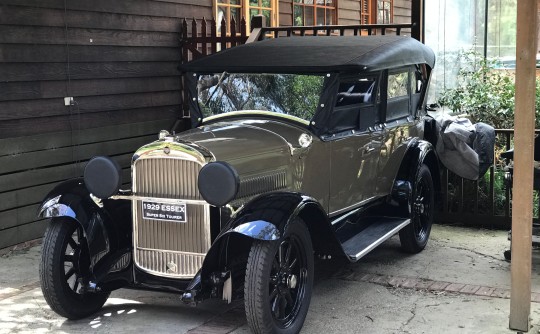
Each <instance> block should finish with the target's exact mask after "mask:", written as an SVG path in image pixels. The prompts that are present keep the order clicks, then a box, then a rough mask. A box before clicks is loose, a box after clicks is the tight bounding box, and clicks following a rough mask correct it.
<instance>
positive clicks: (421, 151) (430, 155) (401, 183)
mask: <svg viewBox="0 0 540 334" xmlns="http://www.w3.org/2000/svg"><path fill="white" fill-rule="evenodd" d="M422 164H425V165H427V166H428V168H429V170H430V172H431V177H432V178H433V184H434V186H435V194H436V200H437V201H440V189H441V173H440V166H439V159H438V157H437V153H436V151H435V148H434V147H433V145H432V144H431V143H429V142H427V141H425V140H414V141H412V142H411V143H410V144H409V146H408V148H407V152H406V153H405V156H404V158H403V160H402V162H401V166H400V167H399V170H398V173H397V175H396V178H395V180H394V184H393V187H392V193H391V196H390V201H389V203H390V206H391V208H392V211H394V214H396V215H398V216H401V217H408V216H409V215H410V203H411V196H412V189H413V186H414V180H415V177H416V173H417V171H418V169H419V168H420V166H421V165H422Z"/></svg>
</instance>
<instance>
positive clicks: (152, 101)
mask: <svg viewBox="0 0 540 334" xmlns="http://www.w3.org/2000/svg"><path fill="white" fill-rule="evenodd" d="M211 15H212V2H211V1H210V0H201V1H193V0H186V1H178V2H175V1H154V0H145V1H142V0H118V1H110V0H93V1H85V0H69V1H64V0H39V1H38V0H0V50H1V51H0V249H1V248H5V247H8V246H11V245H14V244H17V243H20V242H24V241H27V240H31V239H35V238H39V237H40V236H42V234H43V230H44V228H45V227H46V224H45V222H43V221H37V220H36V211H37V208H38V205H39V203H40V202H41V200H42V199H43V198H44V196H45V195H46V194H47V192H48V191H50V190H51V189H52V188H53V187H54V186H55V185H56V184H58V183H59V182H61V181H62V180H65V179H67V178H70V177H76V176H80V175H81V173H82V168H83V166H84V164H85V162H86V161H87V160H88V159H89V158H90V157H92V156H93V155H109V156H112V157H113V158H115V159H116V160H117V161H119V162H120V163H121V165H122V167H123V170H124V176H125V178H124V180H129V179H130V177H129V176H130V175H129V173H130V171H129V162H130V159H131V155H132V153H133V151H134V150H135V149H136V148H137V147H139V146H140V145H142V144H144V143H147V142H149V141H150V140H153V139H154V138H157V133H158V131H159V130H161V129H171V127H172V126H173V124H175V122H176V121H177V120H179V119H180V120H181V119H182V111H181V82H180V73H179V72H178V69H177V67H178V65H179V60H180V56H181V54H180V51H181V48H180V46H179V44H178V41H179V38H180V23H181V21H180V18H182V17H186V16H188V17H190V16H191V17H203V16H207V17H209V16H211ZM64 97H73V99H74V103H73V104H72V105H68V106H65V105H64ZM182 126H183V125H182V124H179V125H178V124H177V127H179V128H182Z"/></svg>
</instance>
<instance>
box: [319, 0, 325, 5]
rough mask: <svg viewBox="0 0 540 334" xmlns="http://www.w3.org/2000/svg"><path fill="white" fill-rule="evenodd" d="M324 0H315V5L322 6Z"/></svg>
mask: <svg viewBox="0 0 540 334" xmlns="http://www.w3.org/2000/svg"><path fill="white" fill-rule="evenodd" d="M324 1H325V0H317V5H319V6H324Z"/></svg>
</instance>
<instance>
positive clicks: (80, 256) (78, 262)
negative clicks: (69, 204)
mask: <svg viewBox="0 0 540 334" xmlns="http://www.w3.org/2000/svg"><path fill="white" fill-rule="evenodd" d="M84 242H85V239H84V237H83V231H82V227H80V226H79V225H78V224H77V225H76V228H75V231H74V232H73V234H72V235H71V236H69V237H68V239H67V243H66V244H65V246H66V247H65V250H64V278H65V280H66V284H67V286H68V288H69V289H70V290H71V291H72V292H73V293H75V294H81V287H82V284H81V281H82V279H83V272H82V270H83V269H82V268H84V267H86V268H88V266H89V264H90V263H89V261H88V260H87V259H89V255H88V254H87V252H86V251H85V248H83V247H82V246H85V247H86V244H82V243H84ZM85 262H86V263H85Z"/></svg>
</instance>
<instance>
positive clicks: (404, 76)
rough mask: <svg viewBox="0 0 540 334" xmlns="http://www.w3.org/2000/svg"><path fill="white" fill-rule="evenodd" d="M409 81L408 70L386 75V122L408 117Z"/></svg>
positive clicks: (410, 89)
mask: <svg viewBox="0 0 540 334" xmlns="http://www.w3.org/2000/svg"><path fill="white" fill-rule="evenodd" d="M411 81H412V80H410V76H409V70H408V69H403V70H400V71H397V72H390V73H388V86H387V87H388V90H387V103H386V122H388V121H393V120H396V119H399V118H403V117H407V116H409V115H410V93H411V91H412V87H411V85H412V84H413V83H411Z"/></svg>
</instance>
